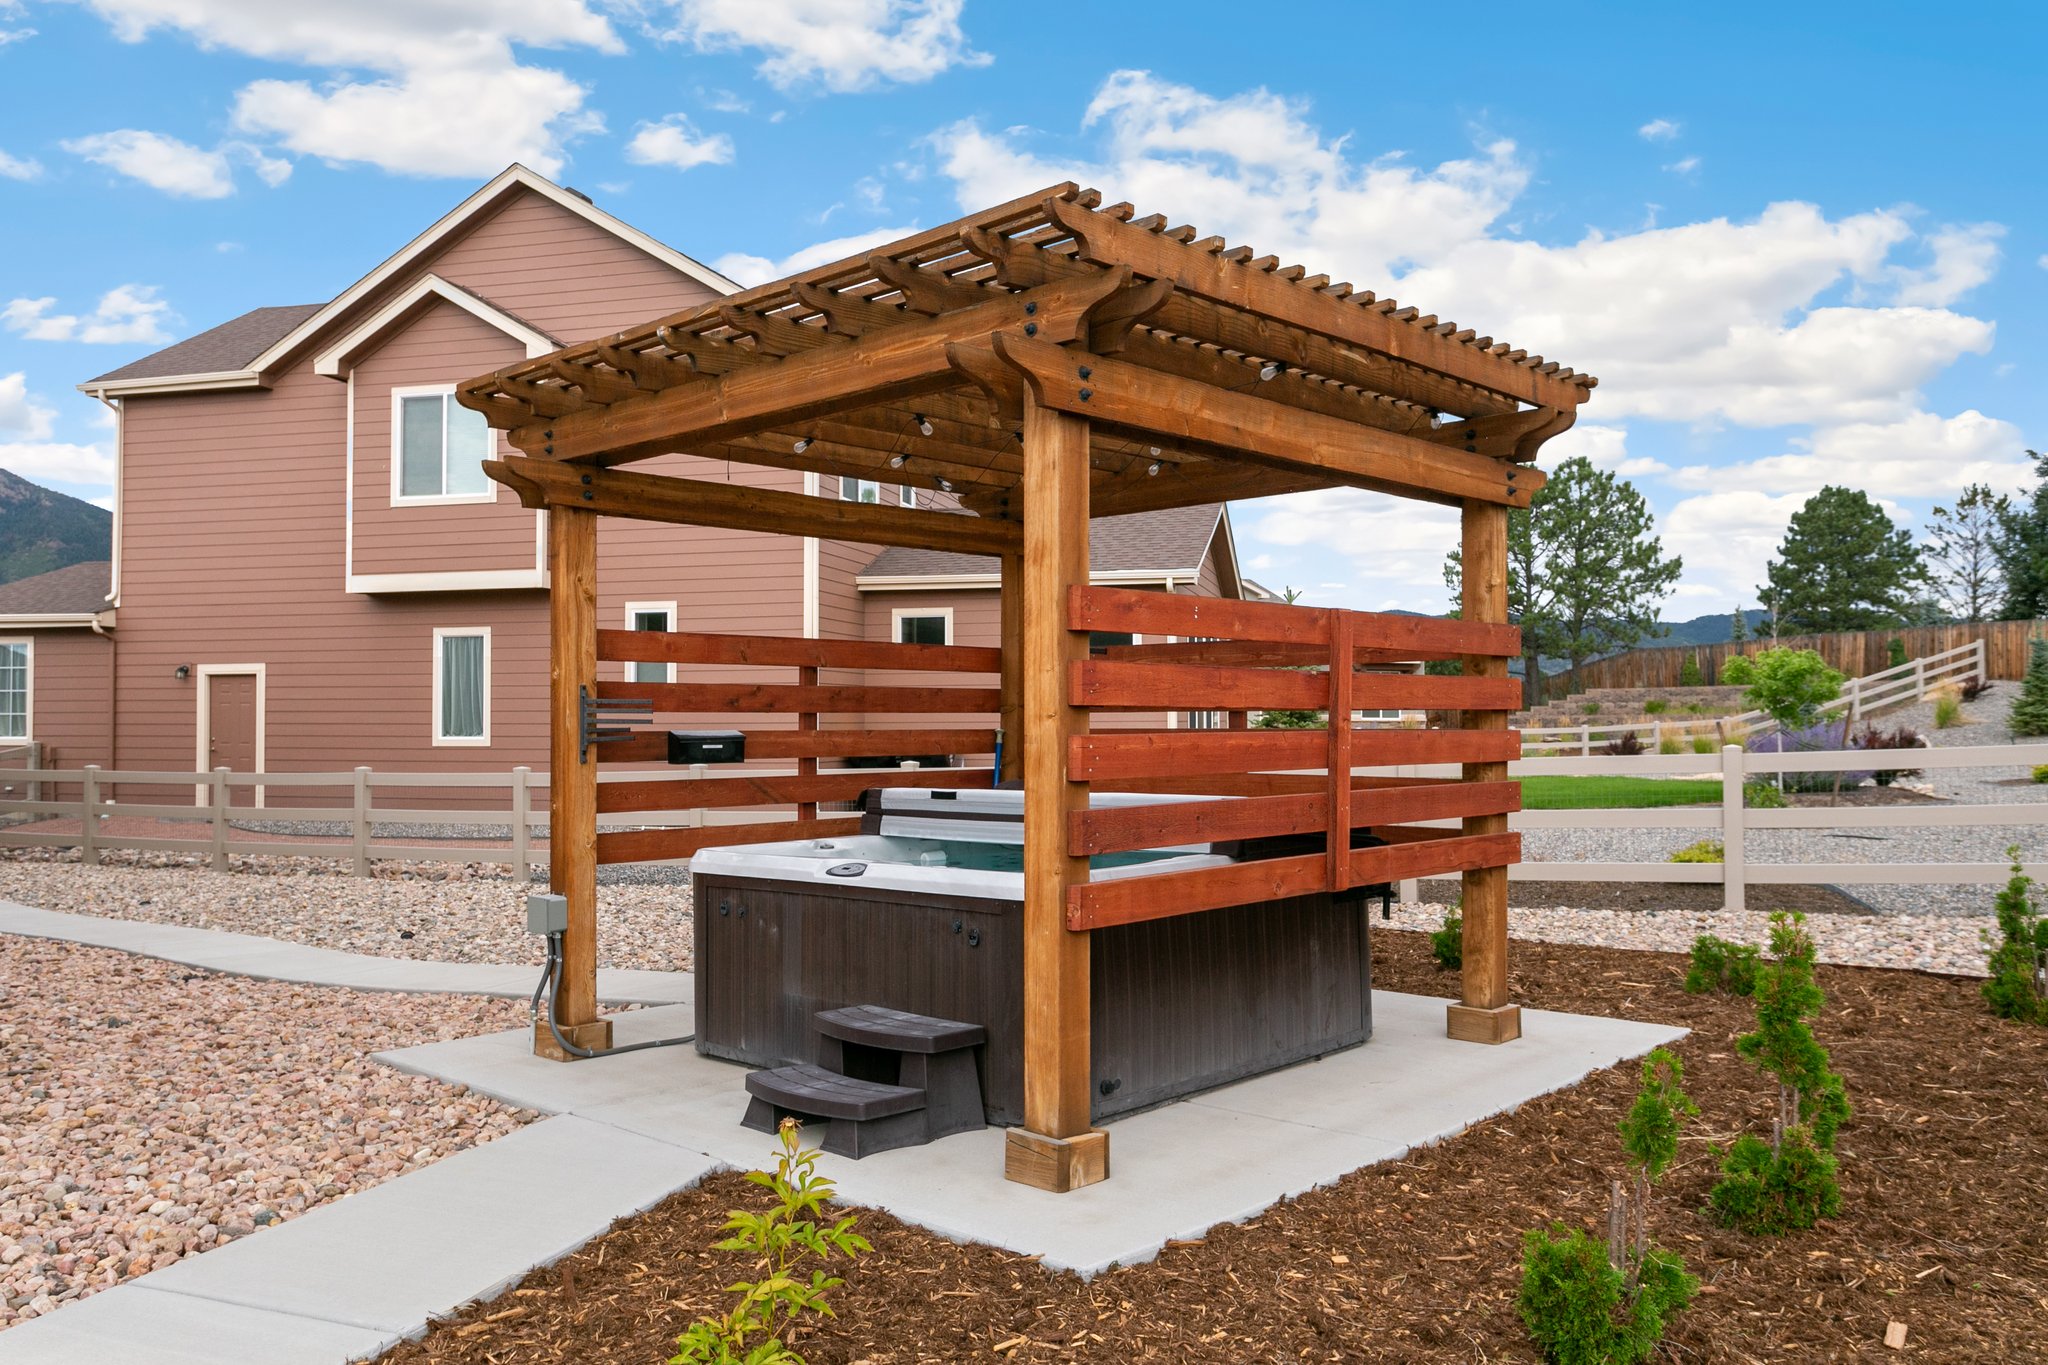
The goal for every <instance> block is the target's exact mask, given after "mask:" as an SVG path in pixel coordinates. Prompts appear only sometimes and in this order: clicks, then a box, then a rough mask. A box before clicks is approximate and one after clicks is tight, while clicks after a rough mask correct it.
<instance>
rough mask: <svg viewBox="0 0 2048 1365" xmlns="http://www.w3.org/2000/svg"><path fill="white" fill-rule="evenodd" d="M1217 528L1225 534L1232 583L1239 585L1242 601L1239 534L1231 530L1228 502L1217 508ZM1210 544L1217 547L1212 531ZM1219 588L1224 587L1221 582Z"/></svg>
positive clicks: (1225, 546) (1197, 576)
mask: <svg viewBox="0 0 2048 1365" xmlns="http://www.w3.org/2000/svg"><path fill="white" fill-rule="evenodd" d="M1216 526H1217V529H1218V530H1220V531H1222V533H1223V548H1224V550H1225V551H1226V552H1227V555H1228V558H1229V560H1230V581H1231V582H1233V583H1235V584H1236V585H1237V595H1238V598H1239V599H1240V600H1242V599H1243V597H1244V571H1243V570H1242V569H1241V568H1239V567H1238V563H1237V532H1236V531H1234V530H1232V529H1231V526H1230V504H1229V503H1227V502H1226V503H1224V504H1223V505H1222V506H1221V507H1219V508H1217V510H1216ZM1209 543H1210V545H1211V546H1212V547H1213V546H1214V545H1215V543H1216V532H1215V531H1211V532H1210V533H1209ZM1222 577H1223V575H1221V574H1218V575H1217V578H1218V579H1219V580H1220V579H1221V578H1222ZM1196 580H1197V581H1198V582H1199V581H1200V574H1199V572H1198V573H1197V575H1196ZM1217 586H1218V587H1219V588H1220V587H1221V586H1222V584H1221V582H1219V583H1218V584H1217Z"/></svg>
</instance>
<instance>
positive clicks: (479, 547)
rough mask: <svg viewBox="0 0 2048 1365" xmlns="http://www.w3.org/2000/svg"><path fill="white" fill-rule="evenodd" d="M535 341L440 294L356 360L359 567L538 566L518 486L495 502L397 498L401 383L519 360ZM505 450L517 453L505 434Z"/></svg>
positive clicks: (449, 377) (437, 380)
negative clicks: (395, 412)
mask: <svg viewBox="0 0 2048 1365" xmlns="http://www.w3.org/2000/svg"><path fill="white" fill-rule="evenodd" d="M525 356H526V348H525V347H524V346H522V345H521V344H520V343H519V342H517V341H514V340H513V339H512V338H511V337H509V336H506V335H505V334H504V333H503V332H501V331H499V330H498V329H497V328H495V327H492V326H491V325H490V324H489V323H486V322H484V321H483V320H482V319H480V318H477V317H474V316H472V315H471V314H469V313H466V312H464V311H463V310H462V309H460V308H457V307H456V306H455V305H454V304H452V303H447V302H445V301H441V300H436V301H435V302H434V303H432V304H430V305H429V306H428V307H427V308H425V309H424V310H422V311H421V313H420V314H419V316H417V317H416V318H413V319H412V320H411V321H409V322H408V323H406V324H405V325H404V326H403V327H402V328H399V329H396V330H394V331H392V332H389V333H387V334H386V336H385V338H384V339H383V342H382V344H381V345H379V346H378V347H377V348H376V350H374V351H372V352H371V353H370V354H368V355H366V356H363V357H361V358H359V359H358V360H357V361H356V365H355V377H354V383H353V387H354V393H355V430H354V443H355V451H354V459H353V465H354V475H355V487H354V490H353V492H354V513H353V531H354V537H355V547H354V549H355V554H354V564H353V569H354V572H355V573H358V574H390V573H426V572H438V573H448V572H460V571H464V570H486V569H500V570H503V569H528V570H530V569H533V568H534V567H535V566H536V562H537V561H536V554H537V548H536V546H537V541H536V526H537V524H538V517H537V515H536V514H535V513H533V512H529V511H527V510H526V509H525V508H523V507H521V506H520V505H519V499H518V498H516V497H514V496H513V495H512V493H511V491H510V490H509V489H505V488H501V487H499V486H498V485H497V484H492V485H491V490H492V493H493V499H492V501H491V502H489V503H462V504H456V505H445V504H428V505H424V506H423V505H418V504H411V505H394V504H393V501H392V477H391V464H392V415H391V412H392V400H391V391H392V390H393V389H394V388H406V387H411V386H415V385H427V384H454V383H456V382H458V381H460V380H463V379H467V378H469V377H470V376H471V375H474V374H481V373H483V372H484V371H485V370H493V369H496V368H498V367H499V366H501V365H510V364H512V363H513V362H515V361H518V360H522V359H524V358H525ZM495 445H496V447H497V449H498V451H499V453H500V455H501V456H502V455H508V454H516V453H517V452H516V451H514V450H513V449H512V447H511V446H510V445H509V444H507V443H506V442H505V440H504V438H503V437H502V435H500V436H498V437H497V438H496V440H495Z"/></svg>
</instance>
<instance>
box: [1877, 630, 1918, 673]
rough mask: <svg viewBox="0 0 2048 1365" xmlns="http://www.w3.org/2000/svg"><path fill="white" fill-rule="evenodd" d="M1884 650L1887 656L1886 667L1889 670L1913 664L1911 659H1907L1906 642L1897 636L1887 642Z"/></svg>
mask: <svg viewBox="0 0 2048 1365" xmlns="http://www.w3.org/2000/svg"><path fill="white" fill-rule="evenodd" d="M1884 650H1885V656H1886V661H1885V667H1887V668H1901V667H1904V666H1905V665H1906V664H1909V663H1911V662H1912V660H1911V659H1909V658H1907V657H1906V642H1905V641H1904V640H1901V639H1900V638H1899V637H1898V636H1896V635H1894V636H1892V638H1891V639H1889V640H1887V641H1885V644H1884Z"/></svg>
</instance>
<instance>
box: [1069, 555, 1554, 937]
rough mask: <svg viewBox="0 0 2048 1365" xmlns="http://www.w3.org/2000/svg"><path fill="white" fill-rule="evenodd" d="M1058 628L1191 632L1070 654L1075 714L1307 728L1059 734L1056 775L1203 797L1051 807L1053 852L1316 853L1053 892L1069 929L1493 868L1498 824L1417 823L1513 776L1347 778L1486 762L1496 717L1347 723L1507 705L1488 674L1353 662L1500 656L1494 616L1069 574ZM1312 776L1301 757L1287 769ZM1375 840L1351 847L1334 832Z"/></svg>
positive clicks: (1503, 853) (1508, 736)
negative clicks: (1400, 710) (1288, 721)
mask: <svg viewBox="0 0 2048 1365" xmlns="http://www.w3.org/2000/svg"><path fill="white" fill-rule="evenodd" d="M1067 626H1068V628H1069V629H1071V630H1075V631H1107V632H1119V633H1123V632H1128V633H1131V634H1142V635H1146V636H1154V635H1164V636H1177V637H1193V638H1192V639H1186V640H1185V642H1184V643H1163V644H1157V645H1154V644H1142V645H1124V646H1118V647H1115V648H1112V649H1111V650H1109V651H1108V654H1107V655H1106V656H1105V657H1102V658H1088V659H1082V660H1077V661H1075V662H1074V663H1072V664H1071V665H1070V675H1069V678H1068V700H1069V702H1070V704H1071V705H1073V706H1076V707H1079V708H1083V709H1085V710H1087V711H1090V712H1116V711H1170V710H1182V709H1187V708H1188V707H1190V706H1195V707H1197V708H1208V709H1214V710H1226V711H1231V712H1243V711H1252V710H1274V709H1290V710H1310V709H1314V710H1322V711H1325V712H1327V714H1328V718H1329V723H1328V725H1327V727H1326V728H1324V729H1320V730H1156V731H1123V732H1114V733H1104V734H1094V733H1083V734H1077V735H1075V736H1073V737H1072V738H1071V740H1070V741H1069V753H1068V756H1067V772H1068V776H1069V779H1070V780H1071V781H1074V782H1080V783H1087V784H1091V785H1099V786H1101V787H1103V788H1104V789H1106V790H1112V791H1148V790H1149V791H1171V792H1181V793H1192V794H1199V795H1211V796H1217V797H1220V798H1225V799H1220V800H1216V801H1198V802H1188V803H1185V804H1179V803H1177V804H1173V805H1165V806H1153V807H1139V808H1136V809H1123V810H1089V809H1086V808H1085V806H1083V807H1082V808H1081V809H1077V810H1074V811H1072V812H1070V814H1069V824H1068V837H1067V852H1068V854H1069V856H1072V857H1076V858H1082V857H1086V856H1088V855H1090V854H1095V853H1110V852H1117V851H1122V850H1129V849H1140V848H1151V847H1162V846H1170V845H1173V844H1180V843H1191V842H1206V841H1211V840H1217V839H1276V840H1285V839H1288V838H1290V837H1296V836H1301V837H1311V838H1314V839H1316V840H1318V841H1319V842H1320V843H1321V845H1322V846H1321V847H1320V848H1319V849H1318V850H1317V851H1315V852H1300V853H1292V854H1283V855H1282V856H1277V857H1269V858H1263V859H1256V860H1251V861H1244V862H1239V863H1235V864H1232V865H1230V866H1228V867H1215V868H1203V869H1198V870H1194V871H1188V872H1175V873H1165V874H1161V875H1158V876H1151V877H1139V878H1124V879H1120V880H1113V881H1102V882H1089V881H1086V880H1085V879H1084V880H1083V881H1081V882H1080V884H1078V885H1075V886H1073V887H1071V888H1070V889H1069V891H1068V899H1067V907H1066V917H1067V927H1068V928H1070V929H1099V928H1103V927H1106V926H1109V925H1115V924H1129V923H1132V922H1134V921H1138V920H1146V919H1156V918H1161V917H1165V916H1169V915H1182V914H1189V913H1192V912H1194V911H1198V910H1209V909H1214V908H1217V907H1219V906H1226V905H1243V904H1248V903H1253V902H1258V901H1264V900H1277V899H1281V898H1284V897H1289V896H1300V895H1307V894H1311V893H1314V892H1319V891H1328V892H1341V891H1345V890H1348V889H1350V888H1352V887H1355V886H1361V885H1368V884H1373V883H1378V882H1386V881H1398V880H1401V879H1403V878H1408V877H1415V876H1418V875H1421V874H1422V873H1423V872H1425V871H1426V872H1432V873H1442V872H1462V871H1465V870H1467V869H1471V868H1481V867H1498V866H1501V865H1503V864H1506V863H1511V862H1513V861H1514V860H1515V858H1516V856H1517V851H1518V848H1519V845H1520V839H1519V837H1518V836H1516V835H1513V834H1503V833H1484V834H1464V833H1459V834H1446V833H1443V832H1441V831H1439V830H1433V829H1425V828H1418V827H1416V826H1414V824H1413V822H1414V821H1417V820H1420V819H1423V818H1435V817H1443V818H1456V819H1463V818H1466V817H1483V816H1498V815H1504V814H1506V813H1507V812H1509V811H1512V810H1515V809H1518V808H1519V806H1520V803H1521V798H1520V792H1519V790H1518V789H1517V788H1516V787H1515V785H1514V784H1513V783H1509V782H1497V781H1476V782H1475V781H1465V780H1463V775H1462V774H1460V775H1458V776H1457V777H1454V778H1451V779H1444V778H1420V779H1416V778H1401V777H1394V778H1386V777H1367V778H1354V777H1352V775H1351V773H1350V769H1351V768H1352V767H1354V766H1357V765H1362V764H1385V763H1438V762H1447V763H1460V764H1464V763H1473V764H1491V763H1504V762H1506V761H1507V760H1509V759H1511V758H1513V757H1515V756H1516V755H1517V754H1518V753H1520V745H1519V743H1518V742H1517V740H1516V737H1515V735H1514V733H1513V732H1512V731H1509V730H1506V729H1486V730H1478V729H1475V730H1366V729H1357V730H1354V729H1353V728H1352V724H1351V713H1352V711H1353V710H1354V709H1356V708H1374V707H1395V706H1416V705H1432V706H1436V707H1456V708H1458V709H1461V710H1473V711H1483V712H1503V713H1504V712H1506V711H1508V710H1511V709H1512V708H1513V707H1514V705H1515V702H1516V688H1517V684H1516V683H1515V682H1514V681H1513V680H1511V679H1508V678H1506V677H1480V676H1470V677H1455V678H1424V677H1416V676H1413V675H1406V674H1387V673H1371V672H1360V671H1359V669H1360V667H1361V666H1365V667H1369V666H1370V665H1372V664H1375V663H1391V662H1395V661H1398V660H1414V659H1418V658H1420V659H1441V658H1475V657H1486V658H1493V659H1505V658H1509V657H1512V656H1513V655H1514V653H1515V651H1516V650H1517V648H1518V647H1519V642H1520V632H1519V631H1518V630H1516V629H1515V628H1514V627H1512V626H1499V625H1489V624H1486V623H1484V622H1476V621H1439V620H1435V619H1432V618H1428V617H1416V616H1385V615H1377V614H1373V613H1368V612H1355V611H1339V610H1335V609H1322V608H1305V607H1298V606H1283V605H1279V604H1274V603H1257V602H1239V601H1233V600H1230V599H1224V598H1197V597H1180V596H1174V595H1170V594H1164V593H1151V592H1137V591H1132V590H1129V589H1117V588H1097V587H1075V588H1073V589H1072V590H1071V595H1070V597H1069V600H1068V611H1067ZM1305 769H1307V770H1319V771H1303V770H1305ZM1358 829H1368V830H1370V831H1371V832H1373V833H1374V834H1376V835H1378V836H1379V837H1380V838H1382V839H1384V840H1386V841H1387V842H1386V844H1385V845H1384V846H1380V847H1372V848H1360V849H1354V848H1353V847H1352V838H1351V834H1352V831H1353V830H1358Z"/></svg>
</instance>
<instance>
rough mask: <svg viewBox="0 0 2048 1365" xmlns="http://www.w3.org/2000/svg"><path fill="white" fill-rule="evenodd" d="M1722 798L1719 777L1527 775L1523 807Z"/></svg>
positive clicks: (1608, 806) (1626, 805) (1607, 806)
mask: <svg viewBox="0 0 2048 1365" xmlns="http://www.w3.org/2000/svg"><path fill="white" fill-rule="evenodd" d="M1720 799H1721V783H1720V781H1719V780H1718V779H1707V780H1705V781H1697V780H1693V779H1690V778H1685V779H1659V778H1654V777H1525V778H1523V779H1522V809H1524V810H1596V809H1597V810H1627V809H1633V810H1641V809H1643V808H1645V807H1648V806H1698V805H1710V804H1712V803H1714V802H1718V801H1719V800H1720Z"/></svg>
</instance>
